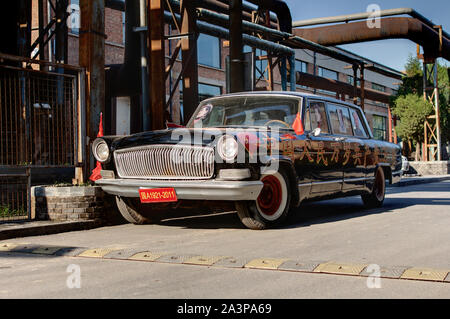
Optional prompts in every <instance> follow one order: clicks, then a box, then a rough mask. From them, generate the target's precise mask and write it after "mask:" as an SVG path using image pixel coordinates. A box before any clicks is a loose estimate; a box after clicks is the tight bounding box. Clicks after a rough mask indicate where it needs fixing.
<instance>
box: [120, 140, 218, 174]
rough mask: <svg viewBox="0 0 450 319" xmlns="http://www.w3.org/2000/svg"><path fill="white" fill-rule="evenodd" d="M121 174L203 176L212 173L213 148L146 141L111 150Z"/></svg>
mask: <svg viewBox="0 0 450 319" xmlns="http://www.w3.org/2000/svg"><path fill="white" fill-rule="evenodd" d="M114 160H115V162H116V168H117V174H118V175H119V176H120V177H121V178H147V179H207V178H211V177H212V176H213V173H214V149H213V148H211V147H203V146H191V145H178V144H177V145H161V144H159V145H147V146H139V147H133V148H127V149H123V150H117V151H115V152H114Z"/></svg>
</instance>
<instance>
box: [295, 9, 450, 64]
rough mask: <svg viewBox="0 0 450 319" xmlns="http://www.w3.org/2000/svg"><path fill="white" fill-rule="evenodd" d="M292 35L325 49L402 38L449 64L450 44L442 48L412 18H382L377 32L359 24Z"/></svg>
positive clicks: (436, 38) (444, 40)
mask: <svg viewBox="0 0 450 319" xmlns="http://www.w3.org/2000/svg"><path fill="white" fill-rule="evenodd" d="M294 34H295V35H297V36H299V37H302V38H305V39H308V40H311V41H313V42H316V43H319V44H322V45H325V46H335V45H339V44H348V43H356V42H364V41H374V40H384V39H394V38H404V39H409V40H411V41H413V42H415V43H417V44H419V45H421V46H422V47H423V48H424V52H425V55H426V56H427V57H430V58H436V57H438V56H442V57H443V58H445V59H447V60H449V61H450V40H449V39H447V38H445V37H442V45H441V42H440V40H441V39H440V36H439V32H438V31H437V30H435V29H433V28H432V27H430V26H428V25H427V24H424V23H423V22H422V21H419V20H417V19H415V18H406V17H395V18H384V19H383V23H382V24H381V25H380V27H379V28H368V27H367V25H366V22H365V21H358V22H350V23H345V24H337V25H332V26H323V27H315V28H305V29H295V30H294Z"/></svg>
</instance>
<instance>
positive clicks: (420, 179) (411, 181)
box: [390, 175, 450, 187]
mask: <svg viewBox="0 0 450 319" xmlns="http://www.w3.org/2000/svg"><path fill="white" fill-rule="evenodd" d="M448 180H450V175H429V176H403V177H402V179H401V180H400V182H398V183H397V184H394V185H390V187H402V186H410V185H417V184H426V183H437V182H442V181H448Z"/></svg>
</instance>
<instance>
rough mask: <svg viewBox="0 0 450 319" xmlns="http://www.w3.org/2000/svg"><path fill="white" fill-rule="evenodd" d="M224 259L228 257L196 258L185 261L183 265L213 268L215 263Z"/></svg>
mask: <svg viewBox="0 0 450 319" xmlns="http://www.w3.org/2000/svg"><path fill="white" fill-rule="evenodd" d="M224 258H226V256H194V257H192V258H189V259H188V260H186V261H184V262H183V264H191V265H204V266H212V265H213V264H214V263H216V262H218V261H219V260H221V259H224Z"/></svg>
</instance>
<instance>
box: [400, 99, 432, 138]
mask: <svg viewBox="0 0 450 319" xmlns="http://www.w3.org/2000/svg"><path fill="white" fill-rule="evenodd" d="M392 113H393V114H394V115H396V116H398V117H399V118H400V121H399V122H398V123H397V126H396V127H395V129H396V130H397V134H398V136H400V137H401V138H402V139H404V140H412V141H414V142H417V143H422V142H423V138H424V136H423V131H424V122H425V119H426V117H427V116H429V115H431V114H432V113H433V104H431V103H430V102H428V101H425V100H424V98H423V97H421V96H420V95H417V94H411V93H410V94H407V95H402V96H399V97H398V98H397V99H396V100H395V106H394V108H393V110H392Z"/></svg>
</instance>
